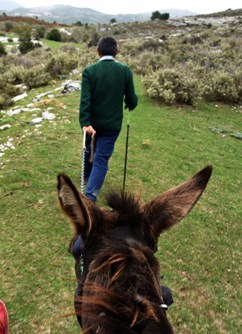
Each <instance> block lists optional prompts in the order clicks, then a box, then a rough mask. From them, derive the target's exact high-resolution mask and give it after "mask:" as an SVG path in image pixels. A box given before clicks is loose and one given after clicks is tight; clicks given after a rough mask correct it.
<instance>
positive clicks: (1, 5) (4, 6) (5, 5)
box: [0, 0, 23, 11]
mask: <svg viewBox="0 0 242 334" xmlns="http://www.w3.org/2000/svg"><path fill="white" fill-rule="evenodd" d="M19 7H23V6H22V5H20V4H19V3H17V2H14V1H7V0H6V1H5V0H1V2H0V10H5V11H7V10H13V9H15V8H19Z"/></svg>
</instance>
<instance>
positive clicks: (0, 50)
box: [0, 42, 7, 57]
mask: <svg viewBox="0 0 242 334" xmlns="http://www.w3.org/2000/svg"><path fill="white" fill-rule="evenodd" d="M6 54H7V52H6V50H5V47H4V45H3V43H1V42H0V57H2V56H6Z"/></svg>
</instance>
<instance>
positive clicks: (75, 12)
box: [7, 5, 195, 24]
mask: <svg viewBox="0 0 242 334" xmlns="http://www.w3.org/2000/svg"><path fill="white" fill-rule="evenodd" d="M160 12H161V13H163V12H168V13H169V14H170V17H177V16H179V17H182V16H189V15H195V13H193V12H190V11H188V10H180V9H166V10H160ZM7 14H8V15H9V16H32V17H33V16H34V17H38V18H39V19H41V20H45V21H47V22H53V21H55V22H58V23H68V24H71V23H75V22H77V21H81V22H82V23H94V24H95V23H100V24H102V23H109V22H110V20H111V19H113V18H115V19H116V21H117V22H119V23H125V22H135V21H139V22H142V21H147V20H149V19H150V17H151V14H152V13H151V12H148V13H138V14H117V15H111V14H105V13H101V12H98V11H96V10H93V9H90V8H79V7H74V6H65V5H56V6H41V7H34V8H23V7H22V8H15V9H13V10H11V11H9V12H8V13H7Z"/></svg>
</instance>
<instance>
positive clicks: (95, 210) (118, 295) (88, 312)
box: [58, 166, 212, 334]
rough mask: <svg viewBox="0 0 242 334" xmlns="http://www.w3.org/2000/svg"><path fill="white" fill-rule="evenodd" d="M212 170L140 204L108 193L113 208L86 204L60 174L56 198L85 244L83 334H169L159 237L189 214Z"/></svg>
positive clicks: (86, 201) (81, 300) (209, 169)
mask: <svg viewBox="0 0 242 334" xmlns="http://www.w3.org/2000/svg"><path fill="white" fill-rule="evenodd" d="M211 172H212V167H210V166H208V167H206V168H204V169H203V170H201V171H200V172H199V173H197V174H196V175H194V176H193V177H192V178H191V179H189V180H188V181H186V182H185V183H183V184H181V185H179V186H177V187H175V188H172V189H170V190H168V191H167V192H165V193H162V194H161V195H159V196H158V197H156V198H155V199H153V200H152V201H150V202H149V203H147V204H145V205H143V206H142V205H141V204H140V203H139V202H138V201H136V200H135V199H134V197H133V196H132V195H127V194H123V193H121V194H120V195H119V194H117V193H112V194H110V195H109V196H108V197H107V203H108V205H109V207H110V208H111V210H102V209H100V208H99V207H98V206H97V205H96V204H94V203H92V202H90V201H89V200H88V199H87V198H85V196H84V195H82V194H81V193H79V192H78V191H77V189H76V188H75V186H74V185H73V184H72V182H71V180H70V179H69V178H68V177H67V176H66V175H64V174H60V175H59V176H58V195H59V200H60V204H61V207H62V209H63V211H64V212H65V214H66V215H67V216H68V217H69V219H70V222H71V224H72V226H73V228H74V231H75V236H74V239H73V240H76V238H77V236H78V235H81V237H82V240H83V261H84V273H83V275H82V279H81V281H82V282H81V284H82V288H83V289H82V293H81V296H79V297H77V298H79V299H78V301H77V302H78V305H79V311H77V312H78V313H79V316H81V319H82V328H83V333H88V334H92V333H99V334H138V333H142V334H157V333H162V334H170V333H173V330H172V327H171V325H170V323H169V321H168V319H167V314H166V310H167V307H166V305H165V304H164V301H163V297H162V293H161V289H160V267H159V262H158V260H157V259H156V257H155V256H154V253H155V251H156V249H157V242H158V238H159V235H160V234H161V233H162V232H163V231H164V230H166V229H169V228H170V227H172V226H173V225H175V224H176V223H178V222H179V221H180V220H181V219H183V218H184V217H185V216H186V215H187V214H188V213H189V211H190V210H191V209H192V208H193V206H194V205H195V203H196V202H197V200H198V199H199V197H200V196H201V194H202V193H203V191H204V189H205V187H206V185H207V182H208V180H209V178H210V176H211ZM72 244H73V242H71V245H72ZM77 266H79V263H77ZM77 271H78V268H77Z"/></svg>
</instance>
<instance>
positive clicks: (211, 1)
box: [0, 0, 242, 14]
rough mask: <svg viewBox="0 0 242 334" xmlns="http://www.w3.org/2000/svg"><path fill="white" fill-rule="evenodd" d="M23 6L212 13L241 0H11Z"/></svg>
mask: <svg viewBox="0 0 242 334" xmlns="http://www.w3.org/2000/svg"><path fill="white" fill-rule="evenodd" d="M13 1H15V2H17V3H19V4H21V5H23V6H24V7H37V6H51V5H57V4H62V5H70V6H75V7H81V8H84V7H86V8H92V9H95V10H97V11H99V12H102V13H105V14H132V13H136V14H137V13H144V12H152V11H155V10H162V9H169V8H175V9H188V10H190V11H192V12H195V13H201V14H204V13H212V12H218V11H222V10H226V9H228V8H231V9H237V8H242V1H241V0H230V1H224V0H200V1H195V0H190V1H189V0H163V1H159V0H118V1H117V0H34V1H33V0H13ZM0 3H1V0H0Z"/></svg>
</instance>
